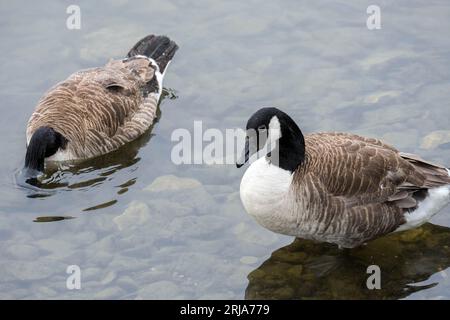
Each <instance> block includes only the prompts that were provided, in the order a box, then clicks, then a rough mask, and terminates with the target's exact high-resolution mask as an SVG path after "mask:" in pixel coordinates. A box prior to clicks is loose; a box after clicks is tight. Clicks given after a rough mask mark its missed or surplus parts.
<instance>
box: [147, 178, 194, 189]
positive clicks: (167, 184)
mask: <svg viewBox="0 0 450 320" xmlns="http://www.w3.org/2000/svg"><path fill="white" fill-rule="evenodd" d="M201 186H202V184H201V183H200V181H198V180H195V179H191V178H181V177H177V176H174V175H166V176H160V177H158V178H156V179H155V180H153V182H152V183H151V184H150V185H149V186H148V187H146V188H145V189H144V190H145V191H149V192H161V191H175V190H182V189H193V188H198V187H201Z"/></svg>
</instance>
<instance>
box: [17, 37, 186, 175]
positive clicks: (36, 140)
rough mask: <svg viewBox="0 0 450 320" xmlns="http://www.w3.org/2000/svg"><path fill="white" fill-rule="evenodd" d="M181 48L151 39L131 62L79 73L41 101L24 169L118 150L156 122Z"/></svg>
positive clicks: (130, 54)
mask: <svg viewBox="0 0 450 320" xmlns="http://www.w3.org/2000/svg"><path fill="white" fill-rule="evenodd" d="M177 49H178V46H177V45H176V43H175V42H173V41H172V40H170V39H169V38H168V37H166V36H155V35H149V36H147V37H145V38H143V39H142V40H140V41H139V42H137V43H136V44H135V45H134V46H133V48H132V49H131V50H130V51H129V52H128V54H127V56H126V58H124V59H120V60H110V61H109V62H108V63H107V64H106V65H105V66H103V67H98V68H92V69H87V70H82V71H78V72H76V73H74V74H72V75H71V76H70V77H68V78H67V79H66V80H64V81H62V82H60V83H58V84H56V85H55V86H54V87H53V88H51V89H50V90H49V91H48V92H47V93H46V94H45V95H44V96H43V97H42V98H41V100H40V101H39V103H38V105H37V107H36V109H35V111H34V113H33V114H32V115H31V118H30V120H29V121H28V125H27V130H26V139H27V152H26V156H25V168H26V169H28V170H29V171H31V172H35V173H37V172H42V171H44V166H45V162H46V161H68V160H84V159H88V158H93V157H96V156H100V155H103V154H106V153H109V152H111V151H114V150H116V149H118V148H119V147H121V146H122V145H124V144H126V143H128V142H130V141H133V140H134V139H136V138H138V137H139V136H140V135H142V134H143V133H144V132H145V131H146V130H148V129H149V128H150V126H151V125H152V124H153V122H154V120H155V117H156V111H157V105H158V102H159V99H160V97H161V93H162V89H163V87H162V80H163V77H164V74H165V72H166V69H167V66H168V65H169V63H170V61H171V60H172V58H173V56H174V54H175V52H176V51H177Z"/></svg>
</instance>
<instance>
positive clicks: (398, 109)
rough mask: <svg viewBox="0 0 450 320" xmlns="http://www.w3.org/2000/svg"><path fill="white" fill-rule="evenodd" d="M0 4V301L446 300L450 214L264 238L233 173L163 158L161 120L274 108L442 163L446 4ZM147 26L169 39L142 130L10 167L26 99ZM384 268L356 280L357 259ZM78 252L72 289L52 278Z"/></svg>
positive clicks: (229, 116)
mask: <svg viewBox="0 0 450 320" xmlns="http://www.w3.org/2000/svg"><path fill="white" fill-rule="evenodd" d="M370 4H372V3H371V2H366V1H354V2H353V3H349V1H331V2H328V4H324V3H319V2H315V3H312V2H310V1H293V0H292V1H277V2H272V3H266V2H264V3H262V2H258V1H226V2H223V1H196V2H195V4H186V3H185V2H182V1H166V0H164V1H161V0H158V1H133V2H131V1H130V2H129V1H126V0H116V1H108V2H98V3H95V4H94V3H92V2H81V3H80V7H81V12H82V26H81V30H68V29H67V28H66V27H65V23H66V18H67V16H68V15H67V14H66V7H67V6H68V5H69V3H56V2H51V1H41V2H39V4H37V3H35V4H30V3H28V2H27V3H25V2H22V1H15V2H14V3H6V2H2V3H1V4H0V16H1V19H0V36H1V40H2V41H1V42H0V49H1V50H0V55H1V58H2V59H0V66H1V70H2V72H1V73H0V84H1V86H0V101H1V102H0V106H1V117H0V139H1V140H0V147H1V151H2V152H1V157H2V161H1V165H0V177H1V178H0V179H1V180H0V191H1V192H0V199H1V202H0V298H33V299H36V298H65V299H68V298H128V299H134V298H150V299H160V298H194V299H196V298H207V299H209V298H225V299H228V298H230V299H236V298H249V299H258V298H264V299H266V298H286V299H303V298H305V299H311V298H321V299H328V298H333V299H334V298H355V299H360V298H362V299H371V298H386V299H400V298H436V299H437V298H444V299H449V298H450V295H449V291H450V290H449V289H450V283H449V280H448V279H449V278H448V272H449V271H450V269H449V266H450V263H449V256H450V255H449V247H448V246H449V245H450V233H449V227H450V209H448V208H447V209H445V210H444V211H443V212H442V213H441V214H440V215H438V216H436V217H435V218H434V219H433V221H432V222H433V224H428V225H425V226H424V227H422V228H420V229H418V230H413V231H411V232H406V233H402V234H398V235H394V236H389V237H385V238H382V239H379V240H377V241H374V242H373V243H370V244H368V245H367V246H364V247H362V248H358V249H355V250H350V251H340V250H337V249H336V248H335V247H333V246H331V245H327V244H316V243H311V242H308V241H303V240H296V241H294V242H293V243H292V241H293V239H292V238H290V237H285V236H281V235H275V234H273V233H271V232H269V231H267V230H265V229H263V228H262V227H260V226H258V225H257V224H256V223H255V222H254V221H253V220H252V219H251V218H250V217H248V216H247V215H246V213H245V211H244V209H243V207H242V205H241V203H240V200H239V194H238V189H239V182H240V178H241V176H242V174H243V172H244V171H243V170H242V169H241V170H238V169H236V168H235V167H234V166H226V165H221V166H207V165H195V166H188V165H182V166H176V165H174V164H173V163H172V162H171V161H170V154H171V149H172V147H173V145H174V143H172V142H171V140H170V137H171V133H172V132H173V130H175V129H177V128H186V129H188V130H190V131H192V130H193V123H194V121H195V120H202V121H203V127H204V128H205V129H206V128H219V129H221V130H224V129H226V128H236V127H243V126H244V125H245V122H246V120H247V119H248V117H249V115H250V114H252V113H253V112H254V111H255V110H256V109H257V108H259V107H261V106H267V105H273V106H278V107H280V108H281V109H283V110H284V111H286V112H287V113H289V114H290V115H291V116H292V117H293V118H294V119H295V120H296V121H297V123H298V124H299V125H300V127H301V128H302V129H303V131H304V132H313V131H348V132H354V133H358V134H363V135H368V136H372V137H378V138H382V139H384V140H386V141H388V142H390V143H392V144H395V145H396V146H397V147H398V148H400V149H402V150H403V151H406V152H413V153H419V154H421V155H422V156H423V157H425V158H427V159H430V160H433V161H436V162H441V163H444V164H447V165H449V164H450V147H449V146H450V131H449V120H448V119H449V118H450V108H449V106H448V101H450V90H449V85H450V75H449V71H448V65H449V64H450V55H449V53H450V41H449V38H448V36H447V30H449V29H450V22H449V21H450V20H449V19H448V17H449V16H450V5H449V4H448V2H447V1H444V0H442V1H438V0H436V1H429V2H427V3H422V2H421V1H396V2H395V3H392V2H388V1H378V2H377V4H378V5H379V6H380V7H381V10H382V29H381V30H377V31H369V30H367V28H366V24H365V22H366V18H367V14H366V8H367V6H368V5H370ZM149 33H160V34H167V35H169V36H170V37H172V38H173V39H174V40H176V41H177V42H178V44H179V45H180V50H179V51H178V52H177V55H176V57H175V59H174V61H173V63H172V64H171V65H170V68H169V71H168V72H167V76H166V79H165V86H166V95H165V99H164V101H163V102H162V103H161V105H160V114H159V120H158V122H157V123H156V124H155V125H154V127H153V128H152V130H151V131H149V132H148V133H147V134H145V135H144V136H142V137H141V138H140V139H138V140H137V141H135V142H134V143H132V144H130V145H128V146H125V147H124V148H122V149H120V150H118V151H117V152H114V153H112V154H110V155H106V156H103V157H100V158H98V159H94V160H91V161H88V162H85V163H82V164H78V165H74V164H72V165H69V164H65V165H62V166H60V167H59V168H51V169H50V170H49V171H48V172H47V173H46V175H45V176H44V177H43V179H42V180H41V182H40V184H39V185H38V186H37V187H36V188H30V187H24V186H23V184H22V183H20V180H19V181H18V178H17V177H18V173H19V171H20V169H21V167H22V164H23V159H24V155H25V127H26V122H27V120H28V118H29V116H30V115H31V113H32V111H33V109H34V107H35V105H36V103H37V101H38V99H39V98H40V96H41V95H42V94H43V93H44V92H45V91H46V90H47V89H48V88H50V87H51V86H52V85H53V84H55V83H56V82H58V81H60V80H63V79H64V78H66V77H67V76H68V75H69V74H70V73H72V72H74V71H76V70H79V69H82V68H88V67H94V66H98V65H102V64H104V63H105V62H106V61H107V60H108V59H109V58H110V57H114V58H118V57H121V56H123V55H124V54H125V53H126V52H127V51H128V49H129V48H130V47H131V46H132V45H133V44H134V43H135V42H136V41H137V40H138V39H140V38H142V37H143V36H144V35H146V34H149ZM369 264H377V265H379V266H380V267H381V270H382V289H381V290H367V288H365V280H366V279H367V276H368V275H367V273H366V268H367V266H368V265H369ZM69 265H78V266H79V267H80V268H81V271H82V278H81V279H82V280H81V281H82V289H81V290H68V289H67V288H66V279H67V276H68V274H67V273H66V268H67V266H69Z"/></svg>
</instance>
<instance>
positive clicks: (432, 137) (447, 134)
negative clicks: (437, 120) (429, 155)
mask: <svg viewBox="0 0 450 320" xmlns="http://www.w3.org/2000/svg"><path fill="white" fill-rule="evenodd" d="M448 142H450V131H449V130H438V131H433V132H431V133H430V134H428V135H426V136H425V137H424V138H423V140H422V144H421V145H420V146H421V148H423V149H434V148H436V147H438V146H439V145H441V144H445V143H448Z"/></svg>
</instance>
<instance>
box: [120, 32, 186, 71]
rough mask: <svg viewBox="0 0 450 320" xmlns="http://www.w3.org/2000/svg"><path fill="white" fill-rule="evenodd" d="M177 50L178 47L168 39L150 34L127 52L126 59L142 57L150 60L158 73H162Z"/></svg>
mask: <svg viewBox="0 0 450 320" xmlns="http://www.w3.org/2000/svg"><path fill="white" fill-rule="evenodd" d="M177 50H178V45H177V44H176V43H175V42H174V41H172V40H170V39H169V38H168V37H166V36H155V35H153V34H152V35H148V36H146V37H145V38H143V39H141V40H140V41H138V42H137V43H136V44H135V45H134V46H133V48H131V50H130V51H129V52H128V54H127V57H128V58H130V57H133V56H136V55H143V56H147V57H149V58H152V59H153V60H155V61H156V63H157V64H158V66H159V70H160V72H161V73H164V70H165V69H166V66H167V64H168V63H169V61H170V60H172V58H173V56H174V55H175V52H176V51H177Z"/></svg>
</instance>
